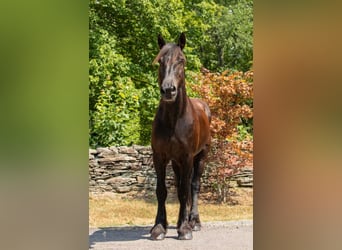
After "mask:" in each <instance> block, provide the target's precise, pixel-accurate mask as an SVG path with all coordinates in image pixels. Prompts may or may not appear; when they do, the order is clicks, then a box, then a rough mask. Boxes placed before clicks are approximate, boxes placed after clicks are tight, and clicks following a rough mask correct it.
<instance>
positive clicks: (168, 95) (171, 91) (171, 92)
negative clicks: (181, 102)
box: [160, 86, 177, 101]
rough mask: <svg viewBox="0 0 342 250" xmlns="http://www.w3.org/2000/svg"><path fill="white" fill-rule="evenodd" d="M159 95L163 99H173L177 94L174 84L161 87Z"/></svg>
mask: <svg viewBox="0 0 342 250" xmlns="http://www.w3.org/2000/svg"><path fill="white" fill-rule="evenodd" d="M160 92H161V95H162V98H163V100H164V101H175V100H176V96H177V89H176V87H175V86H172V87H169V88H161V91H160Z"/></svg>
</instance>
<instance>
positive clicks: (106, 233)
mask: <svg viewBox="0 0 342 250" xmlns="http://www.w3.org/2000/svg"><path fill="white" fill-rule="evenodd" d="M169 229H175V227H169ZM150 230H151V226H120V227H102V228H95V229H93V230H92V229H91V230H90V231H91V233H90V235H89V249H92V248H93V246H94V245H95V244H96V243H101V242H113V241H137V240H141V239H146V240H150ZM166 238H175V239H176V237H171V236H169V237H167V236H166Z"/></svg>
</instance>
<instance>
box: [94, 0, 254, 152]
mask: <svg viewBox="0 0 342 250" xmlns="http://www.w3.org/2000/svg"><path fill="white" fill-rule="evenodd" d="M252 20H253V16H252V1H251V0H242V1H201V0H192V1H186V2H185V1H181V0H144V1H125V0H102V1H97V0H91V1H90V4H89V135H90V138H89V143H90V145H91V146H93V147H95V146H109V145H129V144H149V143H150V137H151V124H152V120H153V117H154V112H155V110H156V108H157V105H158V101H159V89H158V85H157V66H153V65H152V61H153V59H154V57H155V56H156V55H157V53H158V46H157V39H156V37H157V35H158V34H162V35H163V36H164V38H165V40H167V41H171V42H176V41H177V39H178V36H179V34H180V32H183V31H185V32H186V35H187V44H186V47H185V49H184V52H185V55H186V57H187V64H186V74H187V80H189V79H191V78H192V76H191V75H193V74H195V75H196V74H197V73H198V72H199V69H200V68H201V67H202V66H203V67H205V68H209V69H210V70H212V71H219V70H220V69H222V68H230V69H238V70H243V71H245V70H248V69H249V68H250V67H251V62H252ZM192 72H195V73H192ZM188 75H190V77H189V76H188ZM189 93H190V94H191V95H192V96H198V94H197V93H196V92H195V91H192V90H189Z"/></svg>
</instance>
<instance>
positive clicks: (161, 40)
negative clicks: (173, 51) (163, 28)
mask: <svg viewBox="0 0 342 250" xmlns="http://www.w3.org/2000/svg"><path fill="white" fill-rule="evenodd" d="M158 45H159V49H161V48H163V46H164V45H165V40H164V38H163V37H162V35H161V34H159V35H158Z"/></svg>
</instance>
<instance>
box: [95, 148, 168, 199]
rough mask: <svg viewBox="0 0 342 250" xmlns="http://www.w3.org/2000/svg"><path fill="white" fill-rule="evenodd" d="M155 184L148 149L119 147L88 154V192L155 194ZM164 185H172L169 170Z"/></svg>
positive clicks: (150, 151)
mask: <svg viewBox="0 0 342 250" xmlns="http://www.w3.org/2000/svg"><path fill="white" fill-rule="evenodd" d="M156 183H157V179H156V174H155V171H154V168H153V162H152V150H151V147H144V146H132V147H127V146H121V147H109V148H97V149H96V150H95V149H90V150H89V190H90V192H94V193H98V192H115V193H127V192H131V191H137V192H139V191H145V192H154V191H155V189H156ZM166 185H167V187H171V186H173V185H174V177H173V172H172V168H171V167H169V166H168V168H167V176H166Z"/></svg>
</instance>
